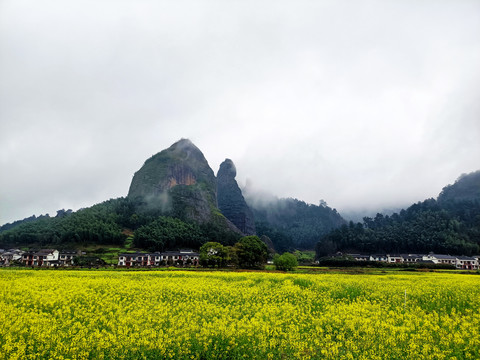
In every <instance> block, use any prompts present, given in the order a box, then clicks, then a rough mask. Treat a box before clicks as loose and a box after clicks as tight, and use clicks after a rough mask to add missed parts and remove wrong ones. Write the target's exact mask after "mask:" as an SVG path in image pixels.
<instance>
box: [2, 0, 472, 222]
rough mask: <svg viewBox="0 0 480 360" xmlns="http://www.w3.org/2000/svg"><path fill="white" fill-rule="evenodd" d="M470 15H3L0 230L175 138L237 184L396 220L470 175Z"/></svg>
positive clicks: (351, 11) (42, 4)
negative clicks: (401, 209) (398, 211)
mask: <svg viewBox="0 0 480 360" xmlns="http://www.w3.org/2000/svg"><path fill="white" fill-rule="evenodd" d="M478 33H480V4H479V3H478V2H477V1H462V2H454V1H441V2H438V1H433V0H432V1H422V2H414V1H390V2H385V1H356V2H351V1H306V0H305V1H297V2H295V3H293V2H290V1H275V2H273V1H272V2H268V1H265V2H258V1H241V2H240V1H224V2H218V1H176V2H170V1H147V0H143V1H102V2H98V1H76V0H72V1H66V2H59V1H53V0H51V1H47V0H45V1H31V0H20V1H18V0H16V1H8V0H7V1H3V2H1V3H0V78H1V79H2V82H1V83H0V166H1V168H2V172H1V175H0V223H4V222H7V221H13V220H16V219H18V218H22V217H26V216H29V215H31V214H32V213H35V214H40V213H45V212H50V213H54V211H55V210H57V209H58V208H61V207H65V208H70V207H71V208H79V207H82V206H88V205H91V204H93V203H95V202H99V201H102V200H105V199H108V198H110V197H117V196H124V195H126V193H127V191H128V185H129V182H130V180H131V178H132V175H133V173H134V172H135V171H136V170H138V169H139V168H140V166H141V165H142V164H143V161H144V160H145V159H146V158H148V157H150V156H151V155H153V154H154V153H156V152H158V151H160V150H162V149H164V148H166V147H168V146H170V145H171V144H172V143H173V142H175V141H176V140H178V139H180V138H182V137H186V138H190V139H191V140H192V141H193V142H194V143H195V144H196V145H197V146H198V147H199V148H200V149H201V150H202V151H203V152H204V154H205V156H206V158H207V159H208V161H209V162H210V165H211V166H212V168H213V169H214V171H215V172H216V171H217V170H218V166H219V165H220V163H221V162H222V161H223V160H224V159H225V158H226V157H228V158H231V159H232V160H233V161H234V162H235V164H236V165H237V170H238V175H237V180H238V181H239V183H240V184H246V183H247V180H248V181H251V182H252V183H253V184H254V186H255V187H257V188H260V189H268V190H269V191H271V192H273V193H274V194H276V195H279V196H292V197H297V198H300V199H303V200H306V201H308V202H312V203H318V201H319V199H325V200H326V201H327V202H328V203H329V205H330V206H333V207H336V208H337V209H338V210H340V211H341V210H343V209H364V208H381V207H395V206H397V205H400V206H404V205H408V204H409V203H411V202H414V201H419V200H422V199H424V198H427V197H431V196H435V195H436V194H437V193H438V192H439V191H440V190H441V188H442V187H443V186H444V185H446V184H447V183H449V182H453V181H454V180H455V178H456V177H457V176H459V175H460V174H461V173H464V172H469V171H474V170H477V169H478V168H480V166H479V165H480V164H479V163H478V158H480V142H479V141H478V138H479V135H480V132H479V124H480V122H479V121H478V119H479V115H480V109H479V106H478V103H479V102H478V94H479V90H480V89H479V88H478V85H477V84H479V83H480V81H479V80H480V69H479V68H478V63H479V61H480V39H479V38H478V36H477V35H476V34H478Z"/></svg>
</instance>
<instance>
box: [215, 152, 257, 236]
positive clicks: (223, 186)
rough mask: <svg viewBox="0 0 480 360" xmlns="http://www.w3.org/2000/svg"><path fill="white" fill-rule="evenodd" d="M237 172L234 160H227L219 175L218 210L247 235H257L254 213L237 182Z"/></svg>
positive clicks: (222, 165)
mask: <svg viewBox="0 0 480 360" xmlns="http://www.w3.org/2000/svg"><path fill="white" fill-rule="evenodd" d="M235 176H237V171H236V169H235V165H234V164H233V162H232V160H230V159H226V160H225V161H224V162H223V163H222V164H221V165H220V169H219V170H218V173H217V199H218V208H219V209H220V211H221V212H222V214H223V215H225V217H226V218H227V219H228V220H230V221H231V222H232V223H233V224H234V225H235V226H236V227H237V228H238V229H239V230H240V231H241V232H242V233H244V234H245V235H254V234H255V221H254V218H253V213H252V211H251V210H250V208H249V207H248V205H247V203H246V202H245V199H244V197H243V195H242V190H240V188H239V187H238V184H237V181H236V180H235Z"/></svg>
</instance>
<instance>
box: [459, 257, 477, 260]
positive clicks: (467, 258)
mask: <svg viewBox="0 0 480 360" xmlns="http://www.w3.org/2000/svg"><path fill="white" fill-rule="evenodd" d="M457 259H458V260H467V261H475V259H474V258H473V257H470V256H457Z"/></svg>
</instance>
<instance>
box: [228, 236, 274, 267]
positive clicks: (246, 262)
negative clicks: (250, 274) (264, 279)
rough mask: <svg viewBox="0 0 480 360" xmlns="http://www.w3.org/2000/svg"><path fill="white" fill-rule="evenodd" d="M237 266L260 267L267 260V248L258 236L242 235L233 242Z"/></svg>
mask: <svg viewBox="0 0 480 360" xmlns="http://www.w3.org/2000/svg"><path fill="white" fill-rule="evenodd" d="M235 249H236V254H237V259H238V260H237V262H238V266H239V267H240V268H243V269H262V268H263V267H264V266H265V263H266V262H267V257H268V248H267V245H266V244H265V243H264V242H262V241H261V240H260V238H259V237H258V236H255V235H250V236H244V237H242V238H241V239H240V241H239V242H237V243H236V244H235Z"/></svg>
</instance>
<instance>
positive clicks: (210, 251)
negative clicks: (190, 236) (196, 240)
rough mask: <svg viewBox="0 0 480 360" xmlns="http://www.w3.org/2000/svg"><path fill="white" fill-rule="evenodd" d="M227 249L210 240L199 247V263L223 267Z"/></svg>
mask: <svg viewBox="0 0 480 360" xmlns="http://www.w3.org/2000/svg"><path fill="white" fill-rule="evenodd" d="M227 255H228V254H227V249H226V248H225V246H223V245H222V244H220V243H218V242H214V241H210V242H207V243H205V244H203V245H202V247H201V248H200V265H202V266H203V267H225V266H226V265H227V257H228V256H227Z"/></svg>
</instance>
